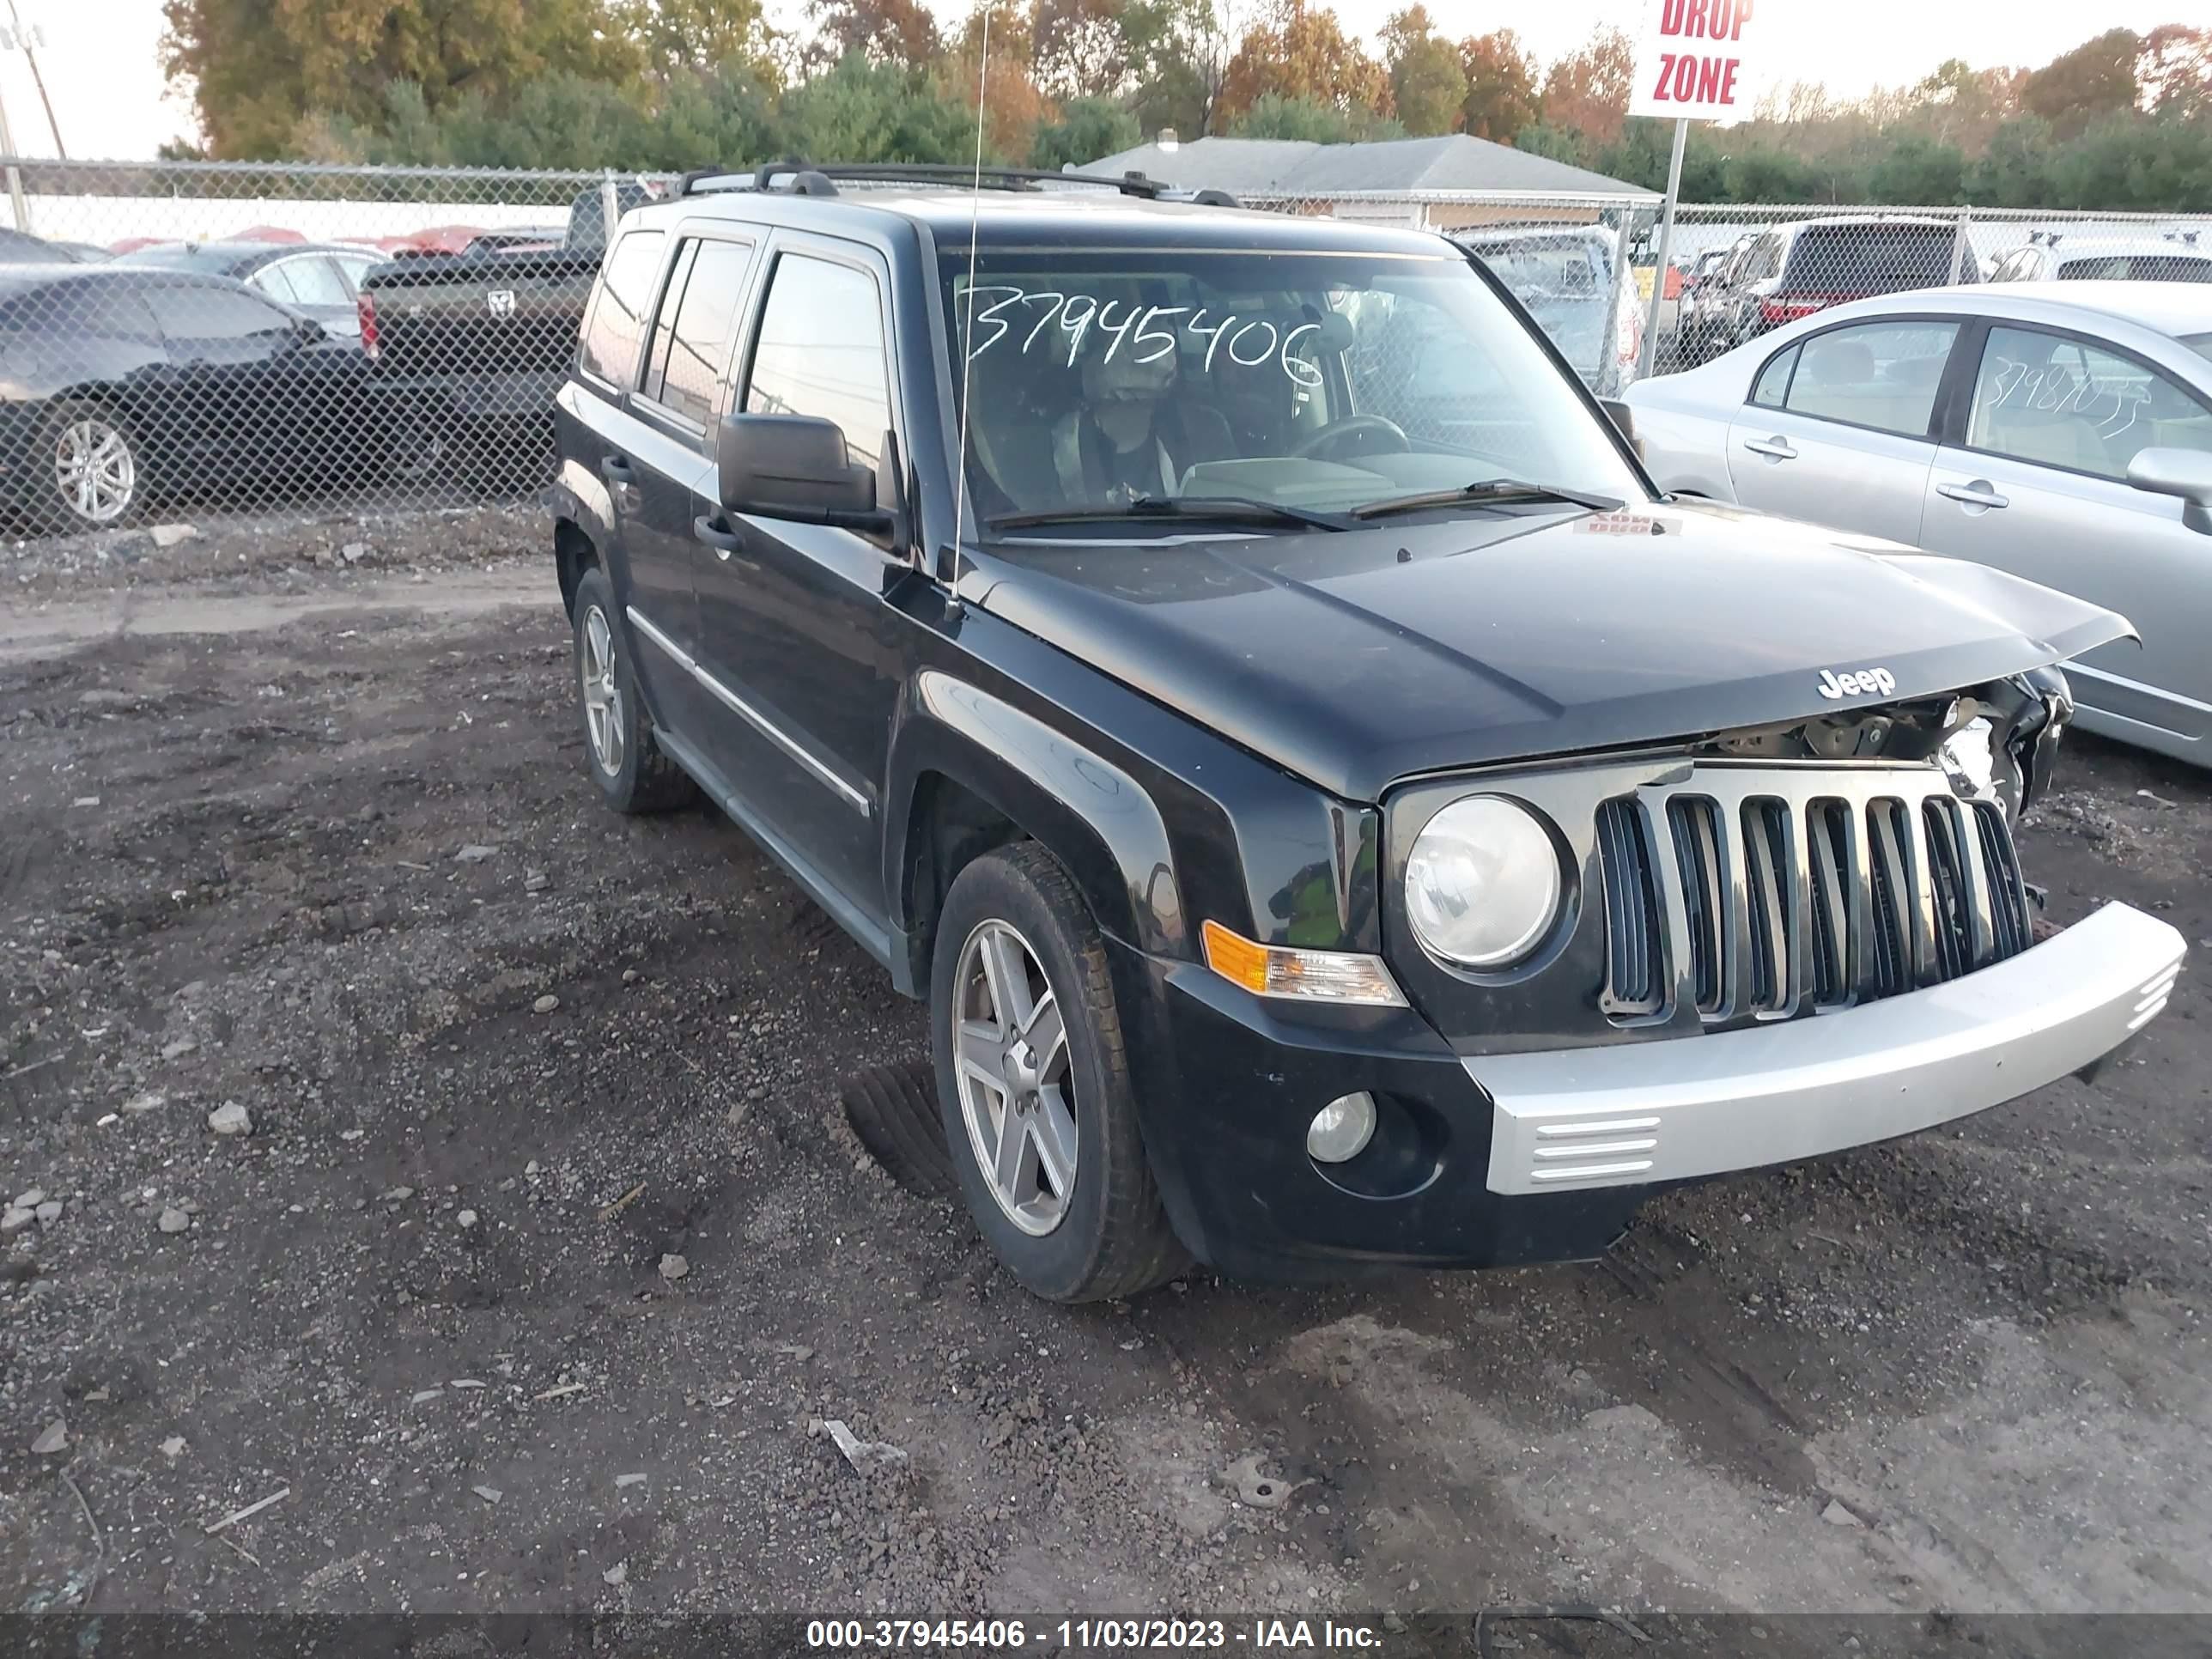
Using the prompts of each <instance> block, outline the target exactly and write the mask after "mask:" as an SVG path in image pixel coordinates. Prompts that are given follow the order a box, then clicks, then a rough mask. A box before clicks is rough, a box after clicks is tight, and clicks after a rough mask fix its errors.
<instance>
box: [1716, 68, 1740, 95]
mask: <svg viewBox="0 0 2212 1659" xmlns="http://www.w3.org/2000/svg"><path fill="white" fill-rule="evenodd" d="M1739 62H1741V59H1739V58H1729V60H1728V68H1727V69H1726V70H1723V72H1722V75H1721V95H1720V101H1721V102H1722V103H1723V104H1734V103H1735V67H1736V64H1738V63H1739Z"/></svg>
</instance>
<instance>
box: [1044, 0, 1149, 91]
mask: <svg viewBox="0 0 2212 1659" xmlns="http://www.w3.org/2000/svg"><path fill="white" fill-rule="evenodd" d="M1133 9H1136V8H1133V7H1132V6H1131V5H1130V4H1129V3H1128V0H1036V77H1037V82H1038V84H1039V85H1040V86H1042V87H1044V88H1048V90H1050V91H1051V92H1052V94H1054V96H1055V97H1060V98H1118V97H1120V96H1121V95H1122V94H1125V93H1127V91H1128V90H1129V88H1130V87H1131V85H1132V83H1133V82H1134V80H1135V78H1136V72H1137V47H1136V46H1135V44H1134V42H1133V41H1132V40H1130V38H1129V30H1128V25H1129V21H1130V13H1131V11H1132V10H1133Z"/></svg>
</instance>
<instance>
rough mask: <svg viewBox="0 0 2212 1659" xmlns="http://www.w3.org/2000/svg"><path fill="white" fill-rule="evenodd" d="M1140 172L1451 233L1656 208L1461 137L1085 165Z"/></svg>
mask: <svg viewBox="0 0 2212 1659" xmlns="http://www.w3.org/2000/svg"><path fill="white" fill-rule="evenodd" d="M1082 171H1084V172H1085V173H1107V174H1115V173H1130V172H1136V173H1143V174H1144V175H1145V176H1146V178H1149V179H1159V180H1161V181H1162V182H1163V183H1165V184H1170V185H1182V186H1184V187H1186V188H1188V189H1192V190H1225V191H1228V192H1229V193H1230V194H1231V195H1232V196H1234V197H1237V199H1238V200H1239V201H1241V202H1244V203H1247V204H1249V205H1252V206H1255V207H1273V208H1285V209H1290V210H1294V211H1300V212H1308V213H1327V214H1331V215H1334V216H1336V217H1338V218H1346V219H1363V220H1369V221H1372V222H1376V223H1388V224H1399V225H1410V226H1413V227H1414V228H1418V229H1425V230H1451V229H1455V228H1459V227H1461V226H1465V225H1471V224H1485V223H1494V222H1497V221H1498V220H1501V219H1513V218H1528V217H1541V218H1544V219H1560V218H1571V219H1579V220H1590V219H1595V218H1598V217H1600V216H1602V215H1606V214H1607V210H1635V209H1638V208H1647V207H1650V206H1654V205H1656V204H1657V203H1658V201H1659V199H1660V198H1659V197H1658V195H1657V194H1656V192H1654V191H1649V190H1646V189H1644V187H1643V186H1641V185H1632V184H1629V183H1628V182H1626V180H1625V179H1613V178H1609V177H1608V176H1607V175H1606V174H1604V173H1593V172H1591V171H1590V170H1589V168H1588V167H1570V166H1568V165H1567V164H1566V163H1565V162H1564V161H1552V160H1550V159H1549V158H1548V157H1546V156H1542V155H1530V154H1529V153H1528V151H1526V150H1519V149H1513V148H1512V147H1511V146H1510V145H1508V144H1495V143H1491V142H1490V141H1489V140H1488V139H1486V138H1474V137H1468V135H1467V134H1466V133H1463V132H1453V133H1446V134H1444V135H1443V136H1442V137H1434V138H1386V139H1376V140H1370V141H1366V142H1363V143H1345V144H1323V143H1314V142H1312V141H1310V140H1306V139H1291V138H1210V137H1209V138H1198V139H1194V140H1192V141H1191V142H1189V143H1181V142H1179V141H1178V140H1177V139H1176V136H1175V134H1174V133H1173V132H1172V131H1166V132H1163V133H1161V134H1160V136H1159V137H1158V139H1157V140H1155V141H1154V142H1153V143H1149V144H1139V145H1138V146H1137V148H1136V149H1127V150H1123V151H1122V152H1121V154H1120V155H1108V156H1104V157H1102V158H1101V159H1100V160H1098V161H1093V162H1091V164H1090V165H1089V166H1088V167H1085V168H1083V169H1082Z"/></svg>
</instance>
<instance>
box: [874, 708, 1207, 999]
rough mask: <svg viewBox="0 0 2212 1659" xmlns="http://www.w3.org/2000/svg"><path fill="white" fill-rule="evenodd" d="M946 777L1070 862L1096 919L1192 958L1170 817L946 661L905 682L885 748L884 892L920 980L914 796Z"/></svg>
mask: <svg viewBox="0 0 2212 1659" xmlns="http://www.w3.org/2000/svg"><path fill="white" fill-rule="evenodd" d="M932 774H935V775H941V776H943V777H945V778H946V779H948V780H950V781H952V782H955V783H957V784H959V785H960V786H961V787H963V788H966V789H968V790H969V791H971V792H972V793H974V794H975V795H976V796H977V797H978V798H979V799H981V800H982V801H984V802H985V803H986V804H987V805H990V806H991V807H992V808H993V809H994V810H995V811H998V812H1000V813H1001V814H1003V815H1004V816H1005V817H1006V818H1007V819H1008V820H1009V821H1010V822H1011V823H1013V824H1014V825H1016V826H1017V827H1018V829H1021V830H1022V831H1023V832H1024V834H1026V835H1028V836H1030V838H1032V839H1033V840H1035V841H1037V842H1040V843H1042V845H1043V846H1044V847H1046V848H1048V850H1050V851H1051V852H1052V853H1053V854H1054V856H1055V857H1057V858H1058V859H1059V860H1060V861H1061V863H1062V864H1063V865H1065V866H1066V868H1067V871H1068V873H1069V875H1070V876H1071V877H1072V878H1073V879H1074V881H1075V884H1076V885H1077V887H1078V888H1079V890H1081V891H1082V893H1083V896H1084V897H1085V899H1086V900H1087V901H1088V902H1090V904H1091V908H1092V911H1093V912H1094V914H1095V915H1097V920H1098V924H1099V927H1100V928H1101V929H1102V930H1103V932H1105V933H1109V934H1110V935H1112V936H1114V937H1115V938H1118V939H1121V940H1122V941H1123V942H1124V943H1126V944H1129V945H1134V946H1136V947H1137V948H1139V949H1140V950H1143V951H1146V952H1147V953H1149V954H1152V955H1156V956H1176V957H1181V956H1187V955H1188V953H1189V944H1188V922H1187V921H1186V917H1185V913H1184V907H1183V901H1182V886H1181V884H1180V883H1179V881H1178V880H1177V878H1176V869H1175V860H1174V854H1173V852H1172V849H1171V846H1170V840H1169V836H1168V829H1167V823H1166V820H1165V819H1164V818H1163V817H1161V815H1160V811H1159V808H1158V805H1156V804H1155V803H1154V802H1153V800H1152V797H1151V796H1150V795H1149V794H1148V793H1146V791H1145V789H1144V787H1142V786H1141V785H1139V783H1138V781H1136V779H1134V778H1133V777H1132V776H1130V775H1129V774H1128V773H1127V772H1126V771H1124V770H1123V769H1121V767H1119V766H1116V765H1115V763H1113V762H1111V761H1109V760H1108V759H1106V758H1105V757H1103V756H1101V755H1099V754H1097V753H1096V752H1095V751H1093V750H1090V749H1088V748H1086V747H1085V746H1084V745H1083V744H1080V743H1079V742H1077V741H1076V740H1075V739H1074V738H1071V737H1070V736H1068V735H1067V734H1066V732H1061V731H1059V730H1056V729H1055V728H1054V727H1053V726H1049V725H1048V724H1047V723H1046V722H1045V721H1043V720H1040V719H1039V718H1037V716H1036V715H1035V714H1029V713H1027V712H1026V711H1024V710H1023V709H1020V708H1016V707H1014V706H1013V705H1012V703H1010V702H1006V699H1004V698H1003V697H1000V696H995V695H994V694H993V693H991V692H989V691H986V690H983V689H982V688H981V687H980V686H977V685H975V684H970V683H969V682H968V681H966V680H963V679H959V678H956V677H955V676H953V675H951V674H948V673H945V672H944V671H941V670H937V669H925V670H923V671H921V673H920V674H918V675H916V676H915V678H914V680H913V682H912V683H911V684H910V686H909V689H908V696H907V699H906V707H905V708H903V709H902V711H901V715H900V720H899V730H898V734H897V738H896V742H895V744H894V745H893V750H892V755H891V766H890V787H889V788H888V790H887V791H886V803H885V805H886V810H885V813H884V829H885V832H886V833H885V835H884V891H885V892H886V893H887V894H888V895H889V896H890V899H891V903H892V906H893V908H894V912H895V920H896V922H897V924H898V925H899V926H900V927H901V928H902V930H903V931H904V932H905V933H906V934H907V937H908V941H909V948H910V949H911V950H912V951H914V952H915V956H916V964H917V968H918V970H919V971H918V975H917V977H918V981H919V982H924V983H926V982H927V977H928V975H927V954H926V953H927V951H928V949H929V936H930V933H931V927H930V922H931V921H932V919H933V918H932V916H931V915H930V914H928V913H927V911H926V910H925V908H924V906H925V903H926V901H925V900H924V899H923V898H922V896H921V895H920V894H919V893H918V892H917V891H916V890H915V885H914V884H913V883H912V882H911V881H910V880H909V879H908V878H909V876H910V874H911V868H912V853H913V848H912V846H911V842H912V839H913V836H914V832H915V825H914V816H915V814H914V806H915V798H916V796H917V795H918V794H919V793H920V792H921V784H922V781H923V780H924V779H925V778H926V777H927V776H929V775H932Z"/></svg>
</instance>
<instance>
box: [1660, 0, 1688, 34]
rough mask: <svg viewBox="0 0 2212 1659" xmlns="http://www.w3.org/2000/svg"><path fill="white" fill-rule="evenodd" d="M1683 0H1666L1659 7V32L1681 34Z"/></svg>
mask: <svg viewBox="0 0 2212 1659" xmlns="http://www.w3.org/2000/svg"><path fill="white" fill-rule="evenodd" d="M1682 5H1683V0H1665V3H1664V4H1662V6H1661V7H1660V8H1659V33H1662V34H1680V33H1681V32H1682Z"/></svg>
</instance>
